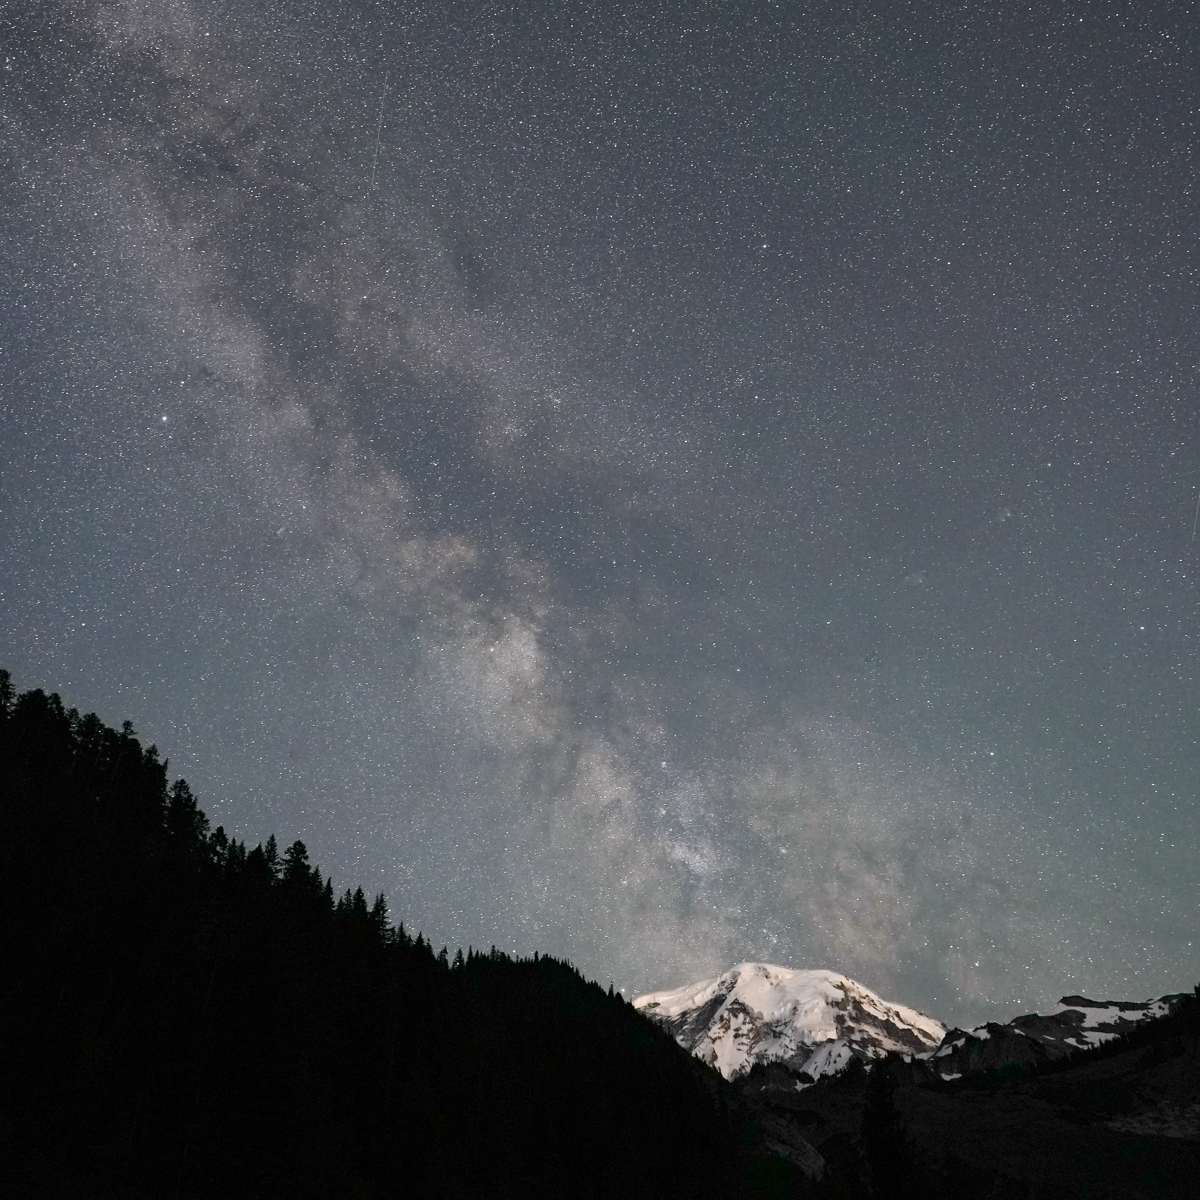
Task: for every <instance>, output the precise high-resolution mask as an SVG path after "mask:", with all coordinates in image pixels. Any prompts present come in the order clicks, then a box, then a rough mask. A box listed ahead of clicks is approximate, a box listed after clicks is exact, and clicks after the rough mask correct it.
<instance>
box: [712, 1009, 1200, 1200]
mask: <svg viewBox="0 0 1200 1200" xmlns="http://www.w3.org/2000/svg"><path fill="white" fill-rule="evenodd" d="M1172 999H1173V1004H1172V1006H1171V1011H1170V1012H1169V1013H1168V1014H1167V1015H1165V1016H1161V1017H1158V1018H1155V1019H1150V1020H1147V1021H1145V1022H1143V1023H1141V1024H1138V1025H1136V1026H1134V1028H1133V1029H1131V1030H1130V1031H1129V1032H1127V1033H1125V1034H1122V1035H1121V1036H1119V1037H1117V1038H1115V1039H1113V1040H1112V1041H1110V1042H1107V1043H1105V1044H1103V1045H1101V1046H1098V1047H1097V1048H1095V1049H1092V1050H1077V1051H1074V1052H1072V1053H1070V1054H1069V1055H1067V1056H1065V1057H1059V1058H1057V1059H1055V1060H1052V1061H1047V1062H1044V1063H1040V1064H1035V1065H1026V1064H1022V1063H1017V1062H1008V1063H1006V1064H1005V1065H1003V1066H1001V1067H1000V1068H998V1069H997V1070H994V1071H988V1072H983V1073H980V1074H978V1075H975V1076H969V1077H966V1078H963V1079H961V1080H957V1081H953V1082H947V1081H944V1080H942V1079H941V1078H939V1076H938V1075H937V1073H936V1071H935V1068H934V1065H933V1064H932V1063H929V1062H920V1061H916V1062H911V1063H905V1062H903V1061H902V1060H900V1059H892V1060H890V1061H889V1062H884V1063H880V1064H879V1066H878V1067H877V1068H876V1069H874V1070H872V1071H871V1072H870V1073H869V1074H868V1073H867V1072H866V1071H865V1070H863V1069H862V1067H861V1066H856V1067H855V1068H853V1069H851V1070H849V1071H847V1072H846V1073H844V1074H843V1075H841V1076H835V1077H831V1078H828V1079H822V1080H820V1081H819V1082H818V1083H817V1084H816V1085H815V1086H812V1087H809V1088H806V1089H805V1090H804V1091H802V1092H798V1091H797V1090H796V1079H795V1077H794V1076H793V1075H791V1073H789V1072H788V1071H787V1069H786V1068H785V1067H784V1066H782V1065H780V1064H772V1065H771V1066H769V1067H757V1068H755V1070H754V1071H752V1072H751V1073H750V1074H748V1075H746V1076H744V1077H743V1078H742V1079H740V1080H739V1081H737V1084H736V1085H735V1086H737V1087H738V1088H739V1089H741V1090H742V1091H744V1092H745V1093H747V1094H749V1095H753V1096H756V1097H757V1098H758V1099H759V1100H760V1101H761V1102H763V1103H765V1104H767V1105H768V1106H769V1107H770V1108H771V1109H772V1110H773V1111H775V1113H776V1114H777V1115H778V1116H779V1117H780V1118H781V1119H783V1118H784V1117H785V1116H786V1118H787V1119H790V1120H791V1121H792V1122H793V1123H794V1124H795V1127H796V1128H797V1129H798V1130H800V1131H802V1132H803V1134H804V1136H805V1137H806V1138H807V1139H808V1140H809V1141H810V1142H812V1144H813V1145H814V1146H815V1147H816V1148H817V1149H818V1151H819V1152H820V1153H821V1154H822V1155H823V1156H824V1158H825V1159H826V1161H827V1164H828V1166H829V1168H830V1170H831V1171H832V1173H833V1174H834V1175H835V1176H836V1177H837V1178H838V1179H840V1181H841V1182H842V1184H843V1185H844V1186H846V1187H847V1188H850V1189H852V1190H857V1191H862V1192H866V1191H867V1190H868V1189H871V1190H872V1191H873V1192H874V1194H875V1195H877V1196H879V1197H880V1198H881V1200H882V1198H884V1197H889V1196H894V1197H901V1196H909V1195H936V1196H939V1197H941V1196H945V1197H948V1198H955V1197H962V1198H964V1200H974V1198H975V1197H979V1196H988V1197H996V1198H1008V1197H1014V1198H1016V1197H1020V1198H1022V1200H1024V1198H1027V1197H1041V1198H1046V1200H1050V1198H1054V1200H1092V1198H1112V1200H1116V1198H1128V1200H1135V1198H1136V1200H1140V1198H1143V1197H1146V1198H1148V1197H1160V1198H1173V1197H1178V1198H1179V1200H1184V1198H1190V1197H1193V1196H1195V1195H1196V1194H1197V1187H1198V1185H1197V1180H1200V995H1192V996H1187V995H1183V996H1179V997H1173V998H1172Z"/></svg>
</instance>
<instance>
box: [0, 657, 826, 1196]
mask: <svg viewBox="0 0 1200 1200" xmlns="http://www.w3.org/2000/svg"><path fill="white" fill-rule="evenodd" d="M0 819H2V826H0V835H2V836H0V869H2V872H3V881H4V888H5V903H4V907H5V915H4V918H3V921H0V938H2V939H3V942H2V955H0V963H2V964H3V966H2V969H0V981H2V982H0V1000H2V1003H3V1018H2V1020H3V1036H4V1043H5V1048H4V1052H3V1061H4V1069H3V1077H4V1082H3V1087H2V1088H0V1159H3V1161H5V1162H7V1163H9V1164H10V1167H9V1168H8V1169H7V1170H6V1171H5V1174H6V1177H7V1179H8V1180H9V1182H10V1183H11V1184H15V1193H14V1192H10V1193H9V1194H19V1195H23V1196H46V1197H51V1196H53V1197H72V1196H78V1197H95V1196H104V1197H108V1196H114V1197H115V1196H121V1197H150V1196H153V1197H199V1196H205V1197H209V1196H222V1197H242V1196H245V1197H249V1196H256V1197H257V1196H262V1197H267V1196H281V1197H283V1196H296V1197H309V1196H312V1197H317V1196H321V1197H361V1198H364V1200H367V1198H374V1197H392V1196H408V1195H421V1196H429V1197H485V1196H486V1197H491V1196H496V1197H510V1196H511V1197H530V1196H578V1197H593V1196H594V1197H600V1196H604V1197H606V1198H607V1197H612V1196H618V1195H621V1196H650V1195H654V1196H659V1197H670V1196H684V1195H692V1194H705V1195H739V1196H754V1195H763V1196H765V1195H776V1194H778V1195H805V1194H809V1192H810V1190H811V1189H810V1187H809V1185H808V1184H807V1183H806V1181H805V1180H804V1179H803V1177H802V1176H801V1175H800V1174H799V1172H797V1171H796V1170H795V1169H794V1168H792V1167H790V1166H789V1165H788V1164H787V1163H785V1162H783V1161H781V1160H778V1159H775V1160H772V1159H769V1158H764V1157H763V1156H762V1155H761V1154H759V1155H755V1154H754V1153H752V1149H753V1140H754V1137H755V1129H754V1126H753V1122H752V1121H751V1120H750V1119H749V1117H748V1116H747V1114H746V1112H744V1111H743V1110H742V1109H741V1108H739V1107H738V1105H739V1103H740V1102H739V1101H738V1099H737V1097H736V1095H735V1094H734V1093H733V1092H732V1090H731V1089H729V1088H727V1087H726V1085H725V1084H724V1081H722V1080H721V1079H720V1078H719V1077H718V1076H716V1075H715V1074H714V1073H713V1072H711V1071H710V1070H708V1069H707V1068H705V1067H703V1066H702V1065H701V1064H699V1063H698V1062H696V1061H695V1060H694V1059H692V1058H690V1057H689V1056H688V1055H686V1054H685V1053H684V1052H683V1051H682V1050H681V1049H680V1048H679V1047H677V1046H676V1045H675V1044H674V1043H673V1042H672V1041H671V1039H670V1038H669V1037H667V1036H666V1035H665V1034H662V1033H660V1032H659V1031H658V1030H656V1029H654V1028H653V1027H652V1026H651V1025H650V1024H649V1023H648V1022H647V1021H646V1020H644V1019H643V1018H642V1017H641V1016H640V1015H639V1014H638V1013H636V1012H635V1011H634V1010H633V1009H632V1008H631V1007H630V1006H629V1005H627V1004H626V1003H625V1002H624V1001H623V1000H622V999H621V998H620V997H619V996H614V995H613V994H612V992H611V988H610V990H609V991H608V992H607V993H606V992H605V991H604V990H602V989H601V988H600V987H599V986H597V985H596V984H594V983H588V982H586V981H585V980H584V979H583V978H582V977H581V976H580V974H579V973H578V972H577V971H576V970H575V969H574V968H573V967H572V966H571V965H570V964H568V963H564V962H561V961H556V960H554V959H552V958H545V957H539V956H535V957H534V958H533V959H523V960H517V959H514V958H511V957H509V956H508V955H505V954H502V953H499V952H497V951H495V950H494V949H491V950H489V951H488V952H486V953H478V952H475V951H471V952H469V953H467V954H466V955H465V956H464V955H463V954H462V953H461V952H459V953H456V954H455V955H454V958H453V960H452V961H451V960H450V956H449V954H448V953H447V952H446V951H445V950H443V951H442V952H441V953H435V952H434V950H433V948H432V947H431V946H430V945H429V944H428V943H427V942H426V941H425V940H424V938H423V937H422V936H421V935H419V934H418V935H417V936H416V937H415V938H414V937H412V936H410V934H409V933H408V932H407V931H406V930H405V929H404V927H403V925H397V926H393V925H392V924H391V923H390V922H389V919H388V914H387V908H386V904H385V902H384V899H383V897H382V896H380V897H377V898H375V899H374V900H373V902H368V899H367V897H365V896H364V895H363V893H362V891H361V890H355V891H348V890H343V891H341V892H340V894H338V892H336V891H335V889H334V887H333V884H332V881H331V880H330V879H329V878H327V877H323V876H322V874H321V872H320V871H319V870H318V868H317V867H315V866H314V865H312V864H311V863H310V862H309V859H308V853H307V851H306V849H305V846H304V844H303V843H302V842H300V841H294V842H292V844H291V845H290V846H288V848H287V849H285V850H283V851H282V852H280V850H279V849H278V848H277V846H276V842H275V839H274V838H271V839H269V840H268V841H267V843H266V844H265V845H259V846H255V847H254V848H252V849H247V847H246V845H245V844H244V843H243V842H241V841H238V840H237V839H236V838H235V837H231V836H229V835H228V834H227V833H226V832H225V831H224V830H223V829H221V828H217V829H210V826H209V822H208V820H207V818H206V817H205V815H204V813H203V812H202V811H201V809H200V807H199V805H198V804H197V801H196V798H195V797H194V796H193V795H192V793H191V791H190V789H189V788H188V786H187V784H186V783H185V782H184V781H182V780H176V781H174V782H171V781H170V780H169V778H168V774H167V764H166V763H165V762H164V761H162V760H161V759H160V757H159V754H158V751H157V750H156V748H155V747H153V746H150V747H149V748H145V747H143V746H142V745H141V743H140V742H139V740H138V738H137V737H136V736H135V733H134V731H133V729H132V728H131V727H130V725H129V724H128V723H126V724H125V726H123V728H122V729H121V730H119V731H118V730H114V729H112V728H109V727H107V726H106V725H104V724H103V723H102V722H101V721H100V720H99V719H98V718H97V717H96V716H94V715H90V714H89V715H87V716H80V715H79V714H78V713H77V712H76V711H75V710H73V709H72V710H67V709H65V708H64V707H63V705H62V703H61V701H60V700H59V698H58V697H57V696H56V695H46V694H45V693H43V692H41V691H29V692H26V693H24V694H23V695H20V696H16V695H15V694H14V692H13V688H12V686H11V681H10V678H9V676H8V674H7V673H3V672H0Z"/></svg>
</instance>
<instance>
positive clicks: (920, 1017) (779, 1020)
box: [633, 963, 946, 1079]
mask: <svg viewBox="0 0 1200 1200" xmlns="http://www.w3.org/2000/svg"><path fill="white" fill-rule="evenodd" d="M633 1004H634V1007H635V1008H639V1009H641V1011H642V1012H644V1013H645V1014H646V1015H647V1016H648V1017H650V1018H652V1019H653V1020H655V1021H657V1022H658V1023H659V1024H660V1025H662V1026H663V1027H664V1028H665V1029H667V1030H668V1032H670V1033H671V1034H673V1035H674V1037H675V1040H676V1041H677V1042H678V1043H679V1044H680V1045H681V1046H683V1047H684V1048H685V1049H686V1050H690V1051H691V1052H692V1053H693V1054H695V1055H696V1056H697V1057H698V1058H700V1059H701V1060H702V1061H704V1062H707V1063H709V1064H711V1065H712V1066H714V1067H716V1068H717V1070H718V1071H720V1072H721V1074H722V1075H724V1076H725V1078H726V1079H733V1078H735V1077H736V1076H738V1075H742V1074H744V1073H745V1072H747V1071H748V1070H750V1068H751V1067H753V1066H754V1065H756V1064H757V1063H774V1062H778V1063H783V1064H784V1065H785V1066H787V1067H788V1068H790V1069H791V1070H793V1071H797V1072H800V1071H802V1072H803V1073H804V1074H805V1075H807V1076H808V1077H809V1078H811V1079H816V1078H818V1077H820V1076H822V1075H831V1074H835V1073H836V1072H838V1071H840V1070H841V1069H842V1068H843V1067H845V1066H846V1064H847V1063H848V1062H849V1061H850V1060H851V1059H852V1058H859V1059H869V1058H877V1057H879V1056H881V1055H884V1054H887V1053H888V1052H889V1051H896V1052H899V1053H902V1054H910V1055H929V1054H931V1053H932V1052H933V1051H934V1050H936V1049H937V1048H938V1046H939V1045H940V1044H941V1043H942V1042H943V1039H944V1037H945V1033H946V1027H945V1026H944V1025H942V1023H941V1022H940V1021H935V1020H934V1019H933V1018H932V1017H927V1016H925V1014H924V1013H919V1012H917V1011H916V1010H915V1009H911V1008H905V1007H904V1006H903V1005H900V1004H890V1003H888V1002H887V1001H885V1000H883V999H881V998H880V997H879V996H877V995H876V994H875V993H874V992H872V991H871V990H870V989H869V988H866V987H863V985H862V984H861V983H855V981H854V980H853V979H848V978H847V977H846V976H845V975H839V974H837V973H836V972H835V971H793V970H789V969H788V968H786V967H777V966H772V965H771V964H769V963H742V964H740V965H739V966H736V967H734V968H733V970H731V971H726V972H725V974H724V975H721V976H719V977H718V978H716V979H706V980H702V981H701V982H700V983H693V984H691V985H689V986H688V987H682V988H677V989H676V990H674V991H670V992H650V993H649V994H647V995H645V996H639V997H637V999H635V1000H634V1002H633Z"/></svg>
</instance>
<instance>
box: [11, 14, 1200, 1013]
mask: <svg viewBox="0 0 1200 1200" xmlns="http://www.w3.org/2000/svg"><path fill="white" fill-rule="evenodd" d="M1198 20H1200V10H1197V9H1196V8H1195V7H1194V6H1193V5H1191V4H1188V3H1183V2H1180V3H1161V2H1157V0H1137V2H1136V3H1133V2H1129V3H1124V2H1113V3H1100V2H1097V3H1080V2H1078V0H1076V2H1069V3H1061V4H1059V3H1055V4H1028V3H1010V2H1007V0H1004V2H998V3H993V2H989V0H965V2H964V0H960V2H957V3H955V2H948V3H936V4H935V3H916V2H910V3H894V2H891V0H880V2H878V3H871V4H863V3H859V2H856V0H849V2H847V3H845V4H809V5H801V4H790V3H768V2H766V0H762V2H754V0H747V2H739V0H724V2H721V3H716V2H708V3H705V2H703V0H695V2H692V3H686V4H679V3H660V4H648V3H641V4H611V3H600V2H595V0H593V2H592V3H588V4H577V3H572V2H570V0H562V2H558V3H553V4H548V3H539V2H534V0H526V2H523V3H520V4H511V5H509V4H505V3H499V2H494V3H492V2H484V0H480V2H478V3H452V2H445V3H442V2H439V0H428V2H424V0H415V2H413V3H403V2H398V3H394V4H393V3H388V4H383V3H371V2H368V0H358V2H342V3H317V2H316V0H290V2H283V0H274V2H267V0H236V2H232V0H229V2H227V0H114V2H106V0H54V2H49V0H10V2H9V3H6V4H4V5H3V10H2V12H0V56H2V58H3V73H2V75H0V110H2V118H3V125H2V133H0V220H2V222H3V231H4V232H3V237H2V238H0V564H2V566H0V665H3V666H5V667H7V668H8V669H9V670H11V671H12V673H13V677H14V683H15V685H16V686H17V687H18V688H28V687H44V688H46V689H47V690H57V691H59V692H61V693H62V695H63V698H64V700H65V701H66V702H67V703H68V704H72V705H76V706H78V707H79V708H80V710H81V711H88V710H95V711H96V712H98V713H99V714H100V716H101V717H102V718H104V719H105V720H106V721H108V722H110V723H112V724H119V723H120V722H121V721H122V720H124V719H126V718H128V719H130V720H131V721H132V722H133V724H134V726H135V728H136V729H137V731H138V733H139V735H140V736H141V737H142V738H143V740H144V741H146V742H154V743H156V744H157V745H158V746H159V747H160V749H161V751H162V752H163V753H164V754H166V755H168V756H169V758H170V766H171V773H172V775H175V774H182V775H184V776H185V777H186V778H187V779H188V781H189V782H190V783H191V785H192V787H193V789H194V790H195V791H196V793H197V795H198V797H199V799H200V802H201V804H202V805H203V807H204V808H205V809H206V811H207V812H208V813H209V815H210V816H211V818H212V819H213V822H214V824H216V823H218V822H219V823H221V824H223V825H224V826H225V828H226V829H227V831H229V832H230V833H231V834H234V835H236V836H239V837H242V838H245V839H247V840H248V841H249V842H250V843H251V844H253V843H255V842H257V841H258V840H260V839H262V838H265V837H266V836H267V834H269V833H271V832H275V833H277V834H278V836H279V839H280V841H281V843H283V844H287V843H289V842H291V841H292V840H293V839H294V838H296V837H301V838H303V839H304V841H305V842H306V843H307V845H308V848H309V851H310V854H311V856H312V858H313V860H314V861H315V862H318V863H320V864H321V866H322V867H323V868H324V869H325V870H326V871H332V872H333V875H334V878H335V883H336V884H337V886H338V887H339V889H340V888H342V887H345V886H347V885H349V886H353V885H355V884H362V886H363V887H364V889H365V890H367V891H369V892H372V893H374V892H376V891H380V890H382V891H384V892H386V894H387V896H388V900H389V905H390V910H391V914H392V917H393V919H394V920H403V921H404V922H405V923H406V926H407V927H408V928H410V929H412V930H414V931H415V930H416V929H421V930H423V931H424V932H425V933H426V935H427V936H428V937H430V938H431V940H432V941H433V942H434V944H435V945H438V946H440V945H441V944H443V943H446V944H448V945H449V946H450V948H451V951H453V949H454V947H455V946H457V945H462V946H463V947H466V946H467V945H469V944H473V945H475V946H476V947H478V946H481V945H482V946H485V947H486V946H489V945H491V944H495V945H497V946H499V947H502V948H504V949H507V950H510V951H512V952H517V953H532V952H533V950H535V949H538V950H541V951H542V952H546V953H552V954H555V955H560V956H563V957H567V958H569V959H570V960H571V961H573V962H574V963H575V964H576V965H577V966H579V967H580V969H581V970H583V971H584V973H585V974H587V975H588V976H589V977H592V978H598V979H599V980H600V981H601V982H602V983H605V982H607V980H609V979H612V980H613V981H614V983H615V984H616V985H617V986H619V987H623V988H624V989H625V990H626V993H627V994H634V993H637V992H640V991H645V990H649V989H651V988H664V987H671V986H678V985H681V984H684V983H687V982H690V981H692V980H694V979H696V978H700V977H703V976H704V975H706V974H713V973H716V972H717V971H719V970H723V969H726V968H728V967H730V966H732V965H733V964H735V963H737V962H740V961H743V960H748V959H759V960H766V961H772V962H777V963H781V964H784V965H790V966H797V967H826V968H830V969H834V970H840V971H844V972H846V973H847V974H850V975H851V976H853V977H854V978H856V979H859V980H861V981H862V982H863V983H865V984H866V985H868V986H869V987H873V988H875V989H876V990H878V991H880V992H882V993H883V994H884V995H885V996H887V997H888V998H890V999H894V1000H898V1001H901V1002H904V1003H907V1004H911V1005H913V1006H915V1007H919V1008H921V1009H923V1010H925V1011H927V1012H930V1013H932V1014H934V1015H936V1016H938V1017H939V1018H941V1019H942V1020H945V1021H948V1022H964V1021H972V1020H980V1019H983V1018H996V1019H1007V1018H1008V1017H1011V1016H1013V1015H1015V1014H1016V1013H1018V1012H1022V1011H1029V1010H1032V1009H1034V1008H1039V1007H1040V1008H1042V1009H1045V1008H1046V1007H1048V1006H1049V1005H1051V1004H1053V1003H1054V1002H1055V1001H1056V1000H1057V998H1058V997H1059V996H1060V995H1063V994H1065V993H1069V992H1083V993H1085V994H1091V995H1094V996H1097V997H1099V998H1107V997H1116V998H1144V997H1146V996H1149V995H1159V994H1162V993H1164V992H1168V991H1176V990H1180V989H1182V988H1184V987H1189V988H1190V986H1191V985H1192V984H1193V983H1195V982H1196V981H1197V979H1198V978H1200V922H1198V917H1200V912H1198V904H1197V897H1198V896H1200V857H1198V856H1197V832H1198V824H1200V821H1198V817H1197V804H1198V799H1200V742H1198V734H1200V719H1198V713H1197V682H1198V679H1197V676H1198V660H1197V650H1198V648H1200V603H1198V596H1197V572H1198V566H1200V540H1197V539H1196V536H1195V528H1196V526H1195V515H1196V513H1197V512H1200V508H1198V507H1197V505H1198V501H1200V401H1198V391H1197V383H1198V378H1197V376H1198V367H1197V345H1198V344H1200V343H1198V339H1197V333H1198V329H1197V317H1198V315H1200V305H1198V301H1200V240H1198V234H1200V221H1198V219H1197V217H1198V213H1197V201H1198V191H1197V158H1198V155H1200V150H1198V145H1200V122H1198V120H1197V102H1198V96H1197V92H1198V89H1200V26H1198Z"/></svg>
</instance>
